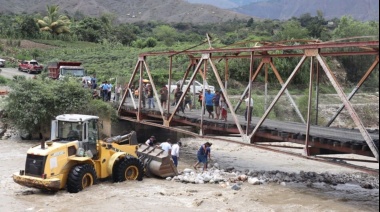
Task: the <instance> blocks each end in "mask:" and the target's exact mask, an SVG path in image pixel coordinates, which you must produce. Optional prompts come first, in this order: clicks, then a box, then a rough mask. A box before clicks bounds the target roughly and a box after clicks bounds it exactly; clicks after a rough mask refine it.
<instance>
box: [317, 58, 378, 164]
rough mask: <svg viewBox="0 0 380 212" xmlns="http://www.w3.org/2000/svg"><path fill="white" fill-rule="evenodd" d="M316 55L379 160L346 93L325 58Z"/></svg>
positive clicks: (371, 141) (376, 149) (374, 146)
mask: <svg viewBox="0 0 380 212" xmlns="http://www.w3.org/2000/svg"><path fill="white" fill-rule="evenodd" d="M316 57H317V60H318V61H319V63H320V65H321V67H322V69H323V70H324V71H325V73H326V75H327V77H328V78H329V80H330V82H331V83H332V85H333V86H334V88H335V90H336V92H337V93H338V95H339V97H340V99H341V100H342V102H343V104H344V105H345V107H346V109H347V110H348V113H349V114H350V116H351V118H352V119H353V121H354V123H355V125H356V126H357V128H358V129H359V131H360V133H361V134H362V136H363V138H364V140H365V141H366V143H367V144H368V147H369V148H370V149H371V151H372V153H373V155H374V156H375V158H376V160H377V161H378V162H379V149H378V148H377V147H376V145H375V143H374V142H373V140H372V138H371V136H370V135H369V133H368V131H367V130H366V129H365V127H364V125H363V123H362V121H361V119H360V118H359V116H358V114H357V113H356V111H355V109H354V108H353V107H352V105H351V102H350V101H349V100H348V98H347V96H346V94H345V93H344V91H343V89H342V88H341V86H340V85H339V82H338V81H337V79H336V78H335V76H334V75H333V74H332V71H331V70H330V68H329V66H328V65H327V63H326V62H325V60H324V59H323V58H322V57H321V56H320V55H319V54H318V55H317V56H316Z"/></svg>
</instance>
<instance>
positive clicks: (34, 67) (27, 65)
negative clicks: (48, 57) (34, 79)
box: [18, 60, 44, 74]
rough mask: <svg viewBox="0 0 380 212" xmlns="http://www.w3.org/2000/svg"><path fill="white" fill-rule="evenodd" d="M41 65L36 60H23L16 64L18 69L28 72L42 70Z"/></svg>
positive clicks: (39, 71)
mask: <svg viewBox="0 0 380 212" xmlns="http://www.w3.org/2000/svg"><path fill="white" fill-rule="evenodd" d="M43 68H44V67H43V66H42V65H40V64H38V62H37V60H23V61H21V63H19V64H18V70H19V71H24V72H25V71H26V72H28V74H31V73H37V74H39V73H41V72H42V70H43Z"/></svg>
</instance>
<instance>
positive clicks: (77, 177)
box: [13, 114, 144, 193]
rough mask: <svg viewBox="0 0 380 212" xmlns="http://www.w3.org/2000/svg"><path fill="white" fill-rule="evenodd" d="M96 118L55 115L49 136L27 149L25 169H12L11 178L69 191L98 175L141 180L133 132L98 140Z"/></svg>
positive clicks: (91, 183) (74, 190) (119, 179)
mask: <svg viewBox="0 0 380 212" xmlns="http://www.w3.org/2000/svg"><path fill="white" fill-rule="evenodd" d="M98 119H99V118H98V117H97V116H89V115H78V114H65V115H60V116H57V118H56V120H54V121H53V122H52V129H51V140H50V141H46V142H42V143H41V145H38V146H35V147H32V148H30V149H29V150H28V152H27V157H26V163H25V169H24V170H20V171H19V172H18V173H15V174H14V175H13V180H14V181H15V182H16V183H18V184H21V185H24V186H27V187H33V188H39V189H43V190H52V191H57V190H60V189H65V188H66V189H67V191H68V192H70V193H77V192H79V191H81V190H83V189H84V188H86V187H89V186H91V185H93V184H95V183H97V180H98V179H105V178H112V179H113V181H115V182H122V181H125V180H139V181H141V180H142V179H143V176H144V164H143V163H142V161H141V160H140V159H139V158H138V156H137V149H138V145H137V144H138V143H137V139H136V134H135V132H131V133H129V134H126V135H123V136H116V137H112V138H109V139H106V140H99V139H98V138H99V130H98Z"/></svg>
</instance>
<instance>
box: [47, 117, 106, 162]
mask: <svg viewBox="0 0 380 212" xmlns="http://www.w3.org/2000/svg"><path fill="white" fill-rule="evenodd" d="M98 119H99V117H97V116H89V115H78V114H65V115H60V116H57V117H56V120H53V121H52V128H51V140H52V141H56V142H63V143H68V142H74V141H78V149H77V153H76V155H77V156H80V157H81V156H88V157H91V158H94V157H97V155H98V149H97V142H98V138H99V133H98V132H99V130H98Z"/></svg>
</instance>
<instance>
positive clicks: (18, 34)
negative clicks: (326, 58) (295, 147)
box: [0, 6, 379, 84]
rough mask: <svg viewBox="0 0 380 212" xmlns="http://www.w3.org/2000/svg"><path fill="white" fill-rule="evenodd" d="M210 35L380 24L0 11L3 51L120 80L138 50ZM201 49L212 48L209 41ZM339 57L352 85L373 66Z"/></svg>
mask: <svg viewBox="0 0 380 212" xmlns="http://www.w3.org/2000/svg"><path fill="white" fill-rule="evenodd" d="M206 33H208V34H210V35H211V36H212V38H213V42H212V45H213V47H224V46H229V45H233V44H236V43H241V42H243V44H241V45H243V46H250V45H251V46H252V45H254V42H252V41H280V40H294V39H319V40H322V41H328V40H337V39H341V38H347V37H357V36H373V37H372V38H369V39H378V37H379V23H378V22H359V21H356V20H354V19H352V18H351V17H343V18H342V19H340V20H339V19H334V20H325V18H324V17H323V14H322V13H321V12H319V13H318V15H317V16H315V17H313V16H311V15H310V14H304V15H302V16H301V17H298V18H292V19H291V20H288V21H279V20H254V19H250V20H249V21H248V22H247V21H241V20H231V21H229V22H227V23H220V24H204V25H195V24H191V23H173V24H166V23H159V22H149V23H133V24H131V23H115V19H114V17H113V15H111V14H104V15H103V16H101V17H99V18H95V17H81V16H76V17H75V18H74V17H70V16H68V15H61V14H59V7H57V6H47V15H46V16H42V15H40V14H36V15H33V16H31V15H1V14H0V38H1V37H2V38H4V39H6V40H7V42H5V43H4V44H3V45H2V46H0V55H6V56H12V57H14V58H16V59H18V60H22V59H31V58H37V59H38V60H39V61H40V62H42V63H44V64H47V63H48V62H52V61H57V60H77V61H81V62H83V63H84V65H85V67H87V68H88V70H89V74H92V73H94V72H96V73H97V75H98V77H100V78H101V79H102V78H104V79H106V78H109V77H110V76H113V78H116V77H125V76H129V74H130V72H131V70H133V68H134V66H135V63H136V60H137V55H138V53H141V52H148V51H149V52H150V51H164V50H184V49H187V48H189V47H192V46H194V45H197V44H199V43H201V42H203V41H204V40H205V39H206ZM20 39H32V40H34V41H37V42H41V43H46V44H50V45H54V46H58V48H55V49H49V50H41V49H39V50H20V49H17V45H18V44H19V42H16V41H17V40H20ZM248 41H251V42H248ZM7 45H14V48H5V46H7ZM241 45H240V46H241ZM198 48H203V49H204V48H208V44H207V43H206V44H205V45H201V46H200V47H198ZM367 58H368V57H367ZM338 59H339V60H340V62H342V64H343V66H344V68H345V69H346V70H347V71H348V75H347V76H349V77H348V79H347V80H348V81H347V82H349V83H356V81H357V77H358V76H360V75H361V74H362V72H363V71H364V70H365V68H359V66H361V67H366V66H367V65H368V66H369V64H364V65H363V63H358V62H357V61H355V60H352V58H350V57H342V58H338ZM362 59H363V58H360V59H359V60H361V61H362ZM178 60H179V61H175V62H176V64H175V67H174V69H175V70H178V71H181V70H184V69H185V68H186V66H187V58H186V57H183V58H180V59H178ZM366 60H368V59H366ZM295 62H296V61H295ZM295 62H292V61H290V62H289V60H288V61H287V62H282V61H277V63H276V64H278V66H279V67H281V68H282V69H283V70H289V69H291V68H289V67H293V65H294V63H295ZM287 63H288V64H287ZM368 63H370V62H368ZM152 64H154V65H153V67H151V68H152V69H154V70H155V71H154V75H155V77H157V78H158V81H159V82H160V83H162V84H166V79H167V67H168V61H167V59H157V60H155V61H152ZM178 64H179V65H178ZM248 67H249V64H248V63H247V62H244V61H239V62H232V63H231V64H230V66H229V68H230V70H231V71H230V72H231V73H232V76H231V78H233V79H234V80H236V81H243V82H244V81H247V74H248V73H247V72H248V71H247V70H249V69H248ZM286 75H287V73H284V76H286ZM307 78H308V75H307V74H306V75H305V76H299V77H298V78H296V79H295V83H298V84H299V83H301V84H307V83H306V82H307V80H308V79H307ZM375 78H377V77H375ZM211 80H212V79H211Z"/></svg>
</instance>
